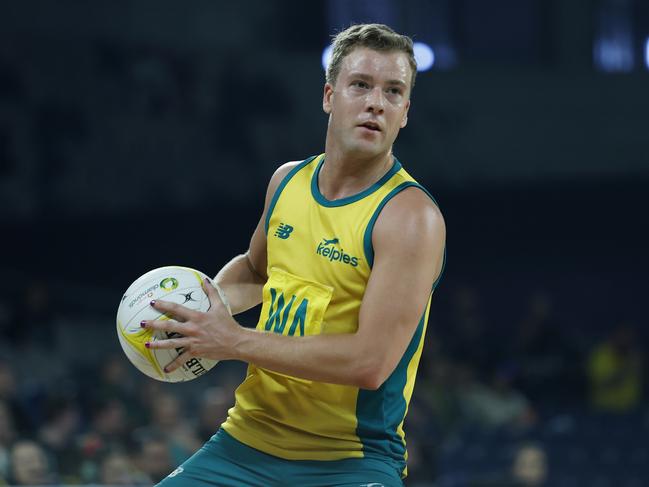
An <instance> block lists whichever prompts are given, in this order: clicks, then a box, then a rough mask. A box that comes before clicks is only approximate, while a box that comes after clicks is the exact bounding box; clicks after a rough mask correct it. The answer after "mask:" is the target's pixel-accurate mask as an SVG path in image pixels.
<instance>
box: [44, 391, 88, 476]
mask: <svg viewBox="0 0 649 487" xmlns="http://www.w3.org/2000/svg"><path fill="white" fill-rule="evenodd" d="M44 418H45V423H44V424H43V426H41V428H40V430H39V431H38V439H39V441H40V442H41V444H42V445H43V447H44V448H45V449H47V450H48V451H49V453H50V455H51V456H52V457H53V458H55V459H56V461H57V466H58V470H59V474H60V475H61V476H62V478H63V480H65V481H68V482H72V481H75V480H77V479H78V474H79V465H80V464H81V452H80V451H79V448H78V445H77V442H76V440H77V436H76V435H77V433H78V432H79V426H80V414H79V408H78V405H77V402H76V398H74V397H61V396H59V395H52V396H50V397H49V398H47V400H46V403H45V411H44Z"/></svg>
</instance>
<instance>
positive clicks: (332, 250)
mask: <svg viewBox="0 0 649 487" xmlns="http://www.w3.org/2000/svg"><path fill="white" fill-rule="evenodd" d="M338 244H340V239H339V238H337V237H334V238H323V239H322V242H320V243H319V244H318V247H317V248H316V251H315V253H316V254H318V255H321V256H322V257H324V258H326V259H327V260H328V261H329V262H341V263H343V264H349V265H350V266H352V267H356V266H358V257H354V256H353V255H349V254H346V253H345V251H344V250H343V249H339V248H338V247H337V246H338Z"/></svg>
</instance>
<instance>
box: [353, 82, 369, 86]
mask: <svg viewBox="0 0 649 487" xmlns="http://www.w3.org/2000/svg"><path fill="white" fill-rule="evenodd" d="M352 84H353V85H354V86H357V87H359V88H367V87H369V85H368V84H367V83H366V82H365V81H354V82H353V83H352Z"/></svg>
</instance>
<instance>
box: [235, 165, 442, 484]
mask: <svg viewBox="0 0 649 487" xmlns="http://www.w3.org/2000/svg"><path fill="white" fill-rule="evenodd" d="M323 163H324V154H321V155H319V156H315V157H311V158H309V159H307V160H305V161H304V162H302V163H300V164H298V165H297V166H296V167H294V168H293V169H292V170H291V171H290V172H289V173H288V174H287V175H286V177H285V178H284V179H283V180H282V181H281V183H280V184H279V186H278V188H277V190H276V192H275V194H274V196H273V198H272V200H271V203H270V206H269V208H268V212H267V216H266V221H265V228H266V236H267V251H268V269H267V271H268V281H267V282H266V284H265V286H264V290H263V305H262V310H261V314H260V318H259V322H258V324H257V329H258V330H262V331H266V332H274V333H280V334H284V335H294V336H305V335H317V334H339V333H354V332H355V331H356V330H357V329H358V316H359V310H360V306H361V302H362V299H363V295H364V293H365V288H366V286H367V282H368V280H369V277H370V273H371V270H372V263H373V258H374V252H373V248H372V238H371V237H372V230H373V227H374V223H375V222H376V219H377V217H378V215H379V213H380V212H381V210H382V208H383V206H384V205H385V204H386V203H387V202H388V201H389V200H390V199H391V198H392V197H393V196H395V195H396V194H398V193H399V192H400V191H402V190H404V189H406V188H408V187H411V186H415V187H419V188H421V186H419V185H418V184H417V183H416V182H415V181H414V179H413V178H412V177H411V176H410V175H409V174H408V173H407V172H406V171H405V169H403V168H402V166H401V164H400V163H399V161H398V160H396V159H395V161H394V165H393V167H392V168H391V170H390V171H389V172H388V173H387V174H385V175H384V176H383V177H382V178H381V179H380V180H379V181H378V182H376V183H375V184H374V185H372V186H371V187H370V188H368V189H366V190H365V191H363V192H361V193H359V194H357V195H355V196H351V197H347V198H342V199H339V200H334V201H329V200H327V199H326V198H324V196H323V195H322V194H321V193H320V190H319V188H318V174H319V171H320V169H321V167H322V165H323ZM421 189H422V190H423V188H421ZM424 191H425V190H424ZM427 194H428V193H427ZM431 198H432V197H431ZM433 201H434V200H433ZM438 280H439V279H438ZM436 284H437V282H436V283H435V285H436ZM433 289H434V286H433ZM395 305H398V303H395ZM429 308H430V299H429V301H428V304H427V305H426V307H425V309H422V310H421V320H420V322H419V325H418V326H417V329H416V331H415V334H414V336H413V337H412V340H411V341H410V344H409V345H408V348H407V349H406V352H405V353H404V355H403V357H402V358H401V360H400V362H399V364H398V365H397V367H396V369H395V370H394V372H393V373H392V374H391V375H390V377H389V378H388V379H387V380H386V381H385V383H384V384H383V385H382V386H381V387H380V388H379V389H378V390H375V391H374V390H365V389H360V388H358V387H353V386H346V385H337V384H329V383H323V382H316V381H310V380H304V379H300V378H296V377H291V376H287V375H284V374H280V373H277V372H273V371H270V370H266V369H263V368H261V367H257V366H255V365H252V364H251V365H249V367H248V372H247V376H246V378H245V380H244V381H243V383H242V384H241V385H240V386H239V388H238V389H237V391H236V404H235V406H234V407H233V408H232V409H230V411H229V417H228V419H227V421H226V422H225V423H224V424H223V425H222V427H223V429H224V430H225V431H226V432H227V433H228V434H230V435H231V436H232V437H234V438H235V439H237V440H239V441H240V442H242V443H244V444H246V445H248V446H250V447H252V448H255V449H257V450H260V451H262V452H265V453H267V454H270V455H273V456H276V457H280V458H283V459H288V460H331V461H333V460H341V459H349V458H376V459H381V460H383V461H387V462H388V463H389V464H391V465H392V466H393V467H394V468H396V469H397V470H398V471H399V472H400V473H401V475H404V476H405V474H406V468H405V467H406V458H407V453H406V446H405V435H404V432H403V421H404V418H405V415H406V412H407V409H408V403H409V401H410V397H411V395H412V391H413V387H414V383H415V375H416V371H417V366H418V364H419V358H420V356H421V351H422V346H423V342H424V334H425V331H426V323H427V319H428V311H429Z"/></svg>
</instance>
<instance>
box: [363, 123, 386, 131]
mask: <svg viewBox="0 0 649 487" xmlns="http://www.w3.org/2000/svg"><path fill="white" fill-rule="evenodd" d="M359 127H365V128H366V129H369V130H374V131H376V132H380V131H381V127H380V126H379V124H378V123H375V122H365V123H362V124H360V125H359Z"/></svg>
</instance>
